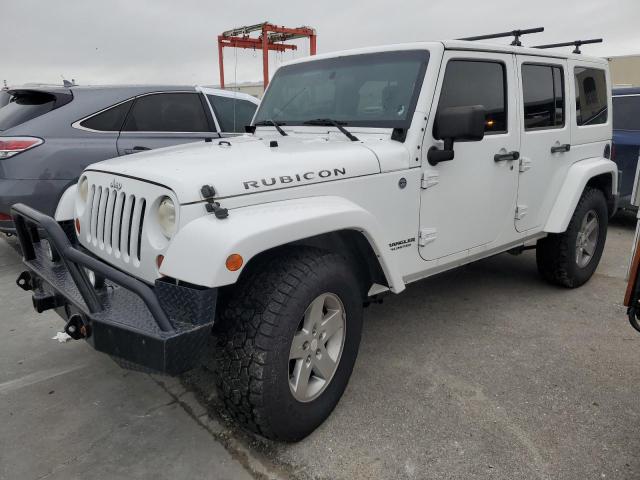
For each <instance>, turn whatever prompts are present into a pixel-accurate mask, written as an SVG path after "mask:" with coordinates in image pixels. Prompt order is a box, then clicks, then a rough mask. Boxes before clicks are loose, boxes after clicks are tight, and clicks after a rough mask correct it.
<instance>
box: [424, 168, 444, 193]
mask: <svg viewBox="0 0 640 480" xmlns="http://www.w3.org/2000/svg"><path fill="white" fill-rule="evenodd" d="M439 177H440V176H439V175H438V174H437V173H436V172H432V173H426V172H422V181H421V182H420V186H421V187H422V189H423V190H426V189H427V188H429V187H433V186H434V185H437V184H438V183H439V182H440V180H439Z"/></svg>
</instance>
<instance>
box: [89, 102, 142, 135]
mask: <svg viewBox="0 0 640 480" xmlns="http://www.w3.org/2000/svg"><path fill="white" fill-rule="evenodd" d="M132 104H133V100H128V101H126V102H124V103H121V104H120V105H116V106H115V107H111V108H109V109H108V110H105V111H103V112H100V113H98V114H97V115H94V116H93V117H90V118H87V119H86V120H85V121H84V122H82V123H80V126H82V127H85V128H90V129H91V130H99V131H101V132H119V131H120V130H121V129H122V124H123V123H124V119H125V118H127V113H129V109H130V108H131V105H132Z"/></svg>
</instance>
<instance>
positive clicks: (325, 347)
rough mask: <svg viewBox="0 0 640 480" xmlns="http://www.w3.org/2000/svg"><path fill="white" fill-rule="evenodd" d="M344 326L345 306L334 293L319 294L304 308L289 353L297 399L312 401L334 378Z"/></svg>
mask: <svg viewBox="0 0 640 480" xmlns="http://www.w3.org/2000/svg"><path fill="white" fill-rule="evenodd" d="M345 326H346V319H345V310H344V306H343V305H342V301H341V300H340V298H338V296H337V295H334V294H333V293H323V294H322V295H319V296H318V297H316V299H315V300H313V301H312V302H311V304H310V305H309V306H308V307H307V309H306V310H305V312H304V317H303V318H302V320H301V321H300V325H299V327H298V331H297V332H296V333H295V335H294V336H293V342H292V343H291V351H290V353H289V387H290V388H291V393H292V394H293V396H294V397H295V399H296V400H298V401H300V402H310V401H311V400H314V399H315V398H317V397H318V396H319V395H321V394H322V392H324V390H325V388H327V385H329V382H331V380H332V379H333V374H334V373H335V372H336V369H337V368H338V364H339V363H340V356H341V355H342V348H343V346H344V338H345Z"/></svg>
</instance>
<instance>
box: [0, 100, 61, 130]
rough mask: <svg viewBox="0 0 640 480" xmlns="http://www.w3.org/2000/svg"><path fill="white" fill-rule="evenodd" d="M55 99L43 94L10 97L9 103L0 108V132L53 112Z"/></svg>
mask: <svg viewBox="0 0 640 480" xmlns="http://www.w3.org/2000/svg"><path fill="white" fill-rule="evenodd" d="M55 101H56V99H55V97H54V96H53V95H51V94H48V93H43V92H29V93H24V94H22V93H21V94H16V95H12V96H11V98H10V100H9V103H7V104H6V105H5V106H4V107H2V108H0V131H2V130H8V129H10V128H13V127H15V126H17V125H20V124H21V123H24V122H28V121H29V120H33V119H34V118H36V117H39V116H40V115H44V114H45V113H48V112H50V111H51V110H53V107H54V104H55Z"/></svg>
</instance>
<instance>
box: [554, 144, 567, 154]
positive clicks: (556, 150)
mask: <svg viewBox="0 0 640 480" xmlns="http://www.w3.org/2000/svg"><path fill="white" fill-rule="evenodd" d="M569 150H571V144H569V143H564V144H562V145H554V146H553V147H551V153H562V152H568V151H569Z"/></svg>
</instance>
